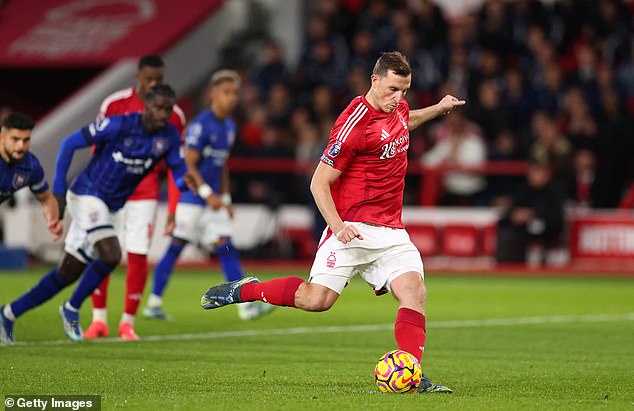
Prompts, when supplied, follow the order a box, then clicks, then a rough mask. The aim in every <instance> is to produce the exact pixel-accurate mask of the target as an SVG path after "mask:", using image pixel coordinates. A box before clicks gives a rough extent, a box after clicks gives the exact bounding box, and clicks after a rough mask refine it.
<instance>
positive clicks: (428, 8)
mask: <svg viewBox="0 0 634 411" xmlns="http://www.w3.org/2000/svg"><path fill="white" fill-rule="evenodd" d="M413 4H416V27H417V29H418V30H417V31H418V33H419V35H420V39H421V40H420V41H421V43H422V44H421V46H422V47H424V48H426V49H433V48H434V47H436V46H438V45H439V44H442V43H444V42H445V40H446V38H447V21H446V20H445V16H444V15H443V13H442V11H441V10H440V8H439V7H438V6H437V5H436V4H435V3H434V2H433V1H432V0H421V1H419V2H416V3H413Z"/></svg>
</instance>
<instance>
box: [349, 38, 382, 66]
mask: <svg viewBox="0 0 634 411" xmlns="http://www.w3.org/2000/svg"><path fill="white" fill-rule="evenodd" d="M376 59H377V53H376V51H375V49H374V36H373V35H372V33H370V32H369V31H367V30H359V31H357V32H356V33H355V34H354V35H353V37H352V52H351V54H350V67H359V68H361V69H363V70H364V72H366V73H368V72H369V73H371V72H372V68H373V67H374V63H375V62H376Z"/></svg>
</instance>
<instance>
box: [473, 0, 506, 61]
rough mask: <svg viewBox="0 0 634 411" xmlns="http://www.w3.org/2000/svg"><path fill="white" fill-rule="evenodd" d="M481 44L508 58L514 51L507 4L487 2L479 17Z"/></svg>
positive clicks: (488, 0) (492, 0)
mask: <svg viewBox="0 0 634 411" xmlns="http://www.w3.org/2000/svg"><path fill="white" fill-rule="evenodd" d="M479 29H480V30H479V38H478V40H479V43H480V45H481V46H482V47H483V48H485V49H489V50H494V51H495V53H496V54H498V55H500V56H506V55H507V54H509V53H510V52H511V50H512V41H513V37H512V36H509V33H510V32H511V26H510V20H509V19H508V17H507V2H506V1H502V0H485V2H484V4H483V7H482V8H481V9H480V15H479Z"/></svg>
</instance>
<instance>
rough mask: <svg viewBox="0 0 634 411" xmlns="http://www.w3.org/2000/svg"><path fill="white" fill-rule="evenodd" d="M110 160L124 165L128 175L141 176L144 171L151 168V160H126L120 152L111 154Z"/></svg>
mask: <svg viewBox="0 0 634 411" xmlns="http://www.w3.org/2000/svg"><path fill="white" fill-rule="evenodd" d="M112 160H114V162H115V163H122V164H125V165H126V166H127V167H126V171H127V172H128V173H130V174H143V173H145V170H147V169H149V168H150V167H152V163H153V161H152V159H151V158H147V159H146V158H127V157H124V156H123V154H122V153H121V152H120V151H114V152H113V153H112Z"/></svg>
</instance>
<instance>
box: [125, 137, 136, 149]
mask: <svg viewBox="0 0 634 411" xmlns="http://www.w3.org/2000/svg"><path fill="white" fill-rule="evenodd" d="M132 143H134V140H133V139H132V137H126V138H125V140H123V145H124V146H126V147H130V146H131V145H132Z"/></svg>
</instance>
